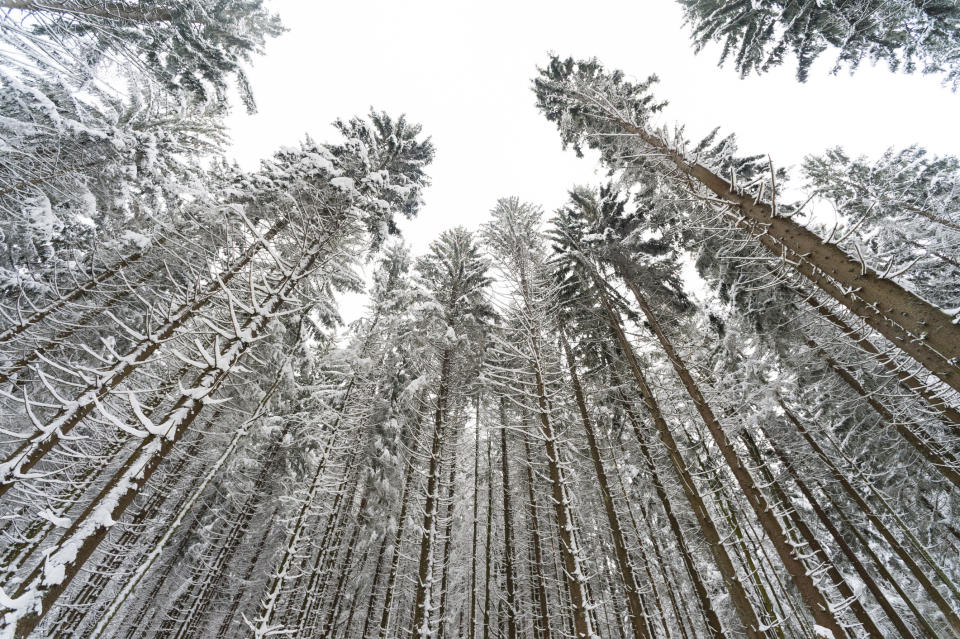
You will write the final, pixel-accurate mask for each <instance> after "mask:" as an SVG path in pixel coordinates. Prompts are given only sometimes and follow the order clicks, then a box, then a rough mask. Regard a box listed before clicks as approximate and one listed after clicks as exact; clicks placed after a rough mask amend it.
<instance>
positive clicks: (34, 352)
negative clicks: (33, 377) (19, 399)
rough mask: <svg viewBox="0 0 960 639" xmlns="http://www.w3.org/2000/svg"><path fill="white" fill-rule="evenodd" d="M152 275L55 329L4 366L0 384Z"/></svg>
mask: <svg viewBox="0 0 960 639" xmlns="http://www.w3.org/2000/svg"><path fill="white" fill-rule="evenodd" d="M154 275H155V273H154V272H153V271H150V272H147V273H144V274H143V275H141V276H140V277H139V278H137V280H136V281H134V282H133V283H132V284H128V285H127V288H125V289H123V290H122V291H120V292H119V293H115V294H114V295H111V296H110V297H109V298H107V299H106V300H104V302H103V303H102V304H98V305H97V307H96V308H94V309H91V310H89V311H87V312H86V313H84V314H83V315H81V316H80V317H79V318H77V319H76V320H75V321H72V322H71V324H70V325H69V326H67V327H66V328H63V329H61V330H59V331H57V332H56V333H55V334H54V335H53V337H50V338H48V339H45V340H44V341H43V342H42V343H41V344H39V345H37V346H35V347H33V348H32V349H31V350H30V351H29V352H27V353H25V354H24V355H22V356H21V357H20V359H18V360H17V361H15V362H13V363H12V364H10V365H9V366H7V367H6V368H4V369H3V371H2V372H0V384H5V383H7V381H9V380H10V378H12V377H13V376H14V375H16V374H17V373H19V372H20V371H22V370H23V369H24V368H26V367H27V366H29V365H30V364H32V363H33V362H35V361H37V360H38V359H40V358H41V357H42V356H43V355H46V354H47V352H48V351H50V350H51V349H53V348H56V347H57V346H59V345H61V344H64V343H68V342H67V340H69V339H70V338H71V337H72V336H73V335H74V333H76V332H77V331H79V330H82V329H85V328H89V327H90V324H91V322H93V320H95V319H96V318H97V317H99V316H100V315H102V314H103V312H104V311H105V310H107V309H109V308H111V307H113V306H115V305H116V304H117V303H118V302H120V301H122V300H124V299H125V298H126V297H127V296H129V295H131V294H132V293H133V290H134V287H137V286H140V285H142V284H143V283H144V282H146V281H147V280H149V279H150V278H152V277H153V276H154Z"/></svg>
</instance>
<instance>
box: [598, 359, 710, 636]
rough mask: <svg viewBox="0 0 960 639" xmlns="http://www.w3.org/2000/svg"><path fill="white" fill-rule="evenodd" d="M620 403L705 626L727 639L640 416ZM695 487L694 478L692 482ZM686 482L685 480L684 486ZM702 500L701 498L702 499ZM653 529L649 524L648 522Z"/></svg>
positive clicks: (616, 380)
mask: <svg viewBox="0 0 960 639" xmlns="http://www.w3.org/2000/svg"><path fill="white" fill-rule="evenodd" d="M610 371H611V373H612V375H613V381H614V384H615V385H616V386H618V387H620V386H622V384H621V382H620V377H619V375H618V374H617V372H616V368H615V367H614V366H613V365H612V364H611V366H610ZM620 401H621V402H622V403H623V407H624V410H625V411H626V413H627V419H628V420H629V421H630V425H631V427H632V428H633V434H634V436H635V437H636V439H637V442H638V443H639V444H640V452H641V453H642V455H643V459H644V461H645V463H646V467H647V473H648V474H649V475H650V480H651V481H652V482H653V488H654V492H656V494H657V499H658V500H659V502H660V505H661V507H662V508H663V512H664V514H665V515H666V517H667V522H668V523H669V525H670V531H671V532H672V533H673V537H674V539H675V540H676V542H677V549H678V550H679V551H680V557H681V559H682V560H683V565H684V567H685V568H686V570H687V574H688V576H689V577H690V583H691V585H692V586H693V591H694V592H695V593H696V595H697V600H698V602H699V604H700V611H701V613H702V614H703V617H704V623H705V624H706V627H707V630H708V631H709V633H710V635H711V636H712V637H713V639H724V634H723V630H722V628H721V626H720V618H719V617H718V616H717V611H716V610H715V609H714V607H713V602H712V601H711V600H710V596H709V595H708V594H707V589H706V586H705V585H704V583H703V578H702V577H701V576H700V572H699V571H698V570H697V567H696V566H694V564H693V556H692V555H691V551H690V548H689V547H688V546H687V542H686V539H685V538H684V536H683V530H682V529H681V528H680V522H679V521H678V520H677V517H676V515H675V514H674V513H673V507H672V506H671V505H670V499H669V498H668V497H667V491H666V490H665V489H664V487H663V481H662V480H661V479H660V473H659V471H658V470H657V468H656V466H654V464H653V458H652V457H651V456H650V452H649V450H648V449H647V444H646V438H645V437H644V436H643V433H642V432H641V430H640V422H639V420H638V419H637V416H636V415H635V414H634V412H633V406H632V405H631V404H630V402H629V400H628V399H627V398H626V396H624V395H623V392H622V391H621V392H620ZM650 401H651V402H653V405H656V404H655V401H656V400H654V399H653V396H652V395H651V397H650ZM656 410H657V414H658V415H659V414H660V409H659V407H657V409H656ZM689 479H690V481H691V485H692V481H693V480H692V478H689ZM683 481H684V479H683V478H681V483H682V482H683ZM698 498H699V497H698ZM648 526H649V521H648Z"/></svg>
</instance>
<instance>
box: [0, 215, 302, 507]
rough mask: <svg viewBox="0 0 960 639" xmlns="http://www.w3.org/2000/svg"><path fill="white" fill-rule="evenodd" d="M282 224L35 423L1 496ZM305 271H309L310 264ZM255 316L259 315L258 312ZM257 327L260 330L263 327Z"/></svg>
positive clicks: (4, 468) (9, 461)
mask: <svg viewBox="0 0 960 639" xmlns="http://www.w3.org/2000/svg"><path fill="white" fill-rule="evenodd" d="M285 226H286V224H285V223H284V222H278V223H277V224H275V225H274V226H273V227H272V228H271V229H270V231H269V232H268V233H266V234H265V235H264V236H263V237H262V238H260V239H258V240H257V241H255V242H254V243H253V244H251V245H250V246H249V247H247V249H246V251H244V254H243V256H242V257H241V258H240V259H238V260H237V261H236V262H234V263H233V264H232V265H231V266H230V267H229V268H227V269H225V270H224V271H223V272H222V273H221V274H220V276H219V277H218V278H217V280H216V281H215V282H211V283H209V284H208V285H207V286H205V287H204V288H203V290H202V291H201V292H200V293H198V294H197V295H196V296H195V297H194V298H193V300H191V301H190V302H187V303H184V304H182V305H181V306H180V307H179V308H178V309H177V310H176V311H175V312H174V313H173V314H172V315H171V316H169V317H168V319H167V320H166V322H165V323H164V324H162V325H161V326H160V327H158V328H157V329H156V330H154V331H153V332H152V333H151V334H150V335H148V336H147V337H145V338H144V339H142V340H141V341H139V342H138V343H137V344H136V345H135V346H134V347H133V348H132V349H131V350H130V351H129V352H128V353H127V354H126V355H125V356H124V357H123V358H121V359H120V360H119V361H118V362H117V363H116V364H114V365H113V366H112V367H111V368H110V369H108V370H107V371H105V372H104V373H103V374H102V375H98V376H97V377H98V379H97V380H95V381H94V382H93V383H91V384H90V385H89V386H87V387H86V388H85V389H84V390H82V391H81V392H80V394H79V395H77V397H76V398H75V400H74V401H73V402H71V403H70V404H69V405H67V406H64V407H63V408H62V409H61V410H60V411H58V412H57V414H56V415H55V416H54V418H53V419H52V420H50V421H49V422H48V423H47V424H44V425H42V426H40V425H39V424H35V425H36V426H38V430H39V432H38V433H37V434H36V435H34V436H33V437H31V438H30V439H28V440H27V441H25V442H24V443H23V444H21V445H20V446H19V447H18V448H17V449H16V450H15V451H14V452H13V453H12V454H11V455H9V456H8V457H7V458H6V459H5V460H4V461H3V462H2V463H0V497H2V496H3V495H4V494H6V492H7V491H8V490H9V489H10V488H11V487H12V486H14V485H15V484H16V483H17V482H18V481H19V480H20V479H22V477H23V475H24V473H27V472H29V471H30V470H31V469H32V468H33V467H34V466H35V465H36V464H37V462H39V461H40V460H41V459H42V458H43V457H44V455H46V454H47V453H48V452H50V450H52V449H53V448H54V447H55V446H56V445H57V444H58V443H59V442H60V438H61V437H63V436H64V435H66V434H67V433H69V432H70V431H71V430H73V428H75V427H76V426H77V425H78V424H80V423H81V422H82V421H83V420H84V419H85V418H86V417H87V416H88V415H89V414H90V413H91V412H92V411H93V410H94V408H96V406H97V403H98V402H99V401H101V400H103V399H104V398H105V397H107V395H109V394H110V393H111V392H112V391H113V390H114V389H115V388H117V387H118V386H119V385H120V383H121V382H123V381H124V380H126V379H127V378H128V377H129V376H130V375H131V374H133V373H134V372H135V371H137V370H138V369H139V368H140V366H141V365H142V364H143V363H144V362H147V361H149V360H150V358H151V357H152V356H153V355H154V353H156V352H157V350H158V349H159V348H160V347H161V346H163V345H164V344H165V343H166V342H167V341H168V340H169V339H170V338H171V337H172V336H173V335H174V334H175V333H176V332H177V331H178V330H180V328H182V327H183V326H184V325H185V324H186V323H187V322H188V321H190V320H191V319H193V318H194V316H195V315H196V313H197V311H199V310H200V309H202V308H203V307H204V306H206V304H207V303H208V302H209V301H210V300H211V299H212V298H213V297H214V296H215V295H216V294H218V293H219V292H221V291H222V287H223V286H225V285H226V284H227V283H228V282H229V281H230V280H231V279H232V278H233V277H234V276H236V275H237V274H238V273H239V272H240V271H241V269H243V268H244V267H245V266H246V265H247V264H248V263H249V262H250V261H251V260H252V259H253V258H254V256H256V254H257V253H258V252H259V251H260V249H261V248H262V247H263V246H264V244H266V243H268V242H269V241H270V240H271V239H272V238H273V237H275V236H276V234H277V233H279V232H280V231H281V230H282V229H283V228H285ZM316 258H317V253H316V252H314V253H313V254H312V256H311V257H310V258H309V260H308V261H309V263H310V265H312V264H313V261H315V259H316ZM305 271H309V266H308V268H307V269H305ZM292 282H293V280H292V279H291V278H290V277H287V278H285V279H284V283H283V284H282V287H284V288H288V287H289V285H290V284H291V283H292ZM271 303H272V304H274V305H275V306H276V307H277V308H279V306H280V304H281V303H282V299H281V298H276V299H274V300H273V302H271ZM254 317H260V315H256V316H254ZM248 323H249V321H248ZM257 330H258V331H259V330H262V327H260V328H258V329H257ZM246 348H247V345H246V344H245V343H244V345H243V350H246Z"/></svg>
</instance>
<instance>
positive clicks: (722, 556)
mask: <svg viewBox="0 0 960 639" xmlns="http://www.w3.org/2000/svg"><path fill="white" fill-rule="evenodd" d="M598 294H599V299H600V302H601V305H602V306H603V308H604V310H605V312H606V314H607V319H608V322H609V325H610V329H611V331H612V332H613V335H614V337H615V338H616V341H617V344H618V346H619V347H620V351H621V352H622V353H623V356H624V358H625V359H626V362H627V365H628V366H629V368H630V371H631V373H632V374H633V378H634V381H635V382H636V383H637V388H638V390H639V391H640V395H641V397H642V398H643V402H644V404H645V405H646V407H647V411H648V412H649V413H650V416H651V417H652V418H653V424H654V426H655V427H656V430H657V434H658V435H659V436H660V441H661V442H662V443H663V447H664V451H665V452H666V454H667V458H668V459H669V460H670V465H671V466H672V467H673V470H674V472H675V473H676V474H677V477H678V479H679V481H680V486H681V488H682V489H683V492H684V495H685V496H686V498H687V502H688V503H689V504H690V507H691V510H692V511H693V514H694V516H695V517H696V519H697V524H698V525H699V526H700V531H701V532H702V533H703V537H704V539H705V540H706V542H707V545H708V547H709V548H710V553H711V554H712V555H713V560H714V563H715V564H716V565H717V569H718V570H719V571H720V575H721V577H722V579H723V583H724V585H725V586H726V589H727V592H728V593H729V595H730V600H731V602H732V603H733V607H734V610H736V613H737V617H738V618H739V620H740V623H741V624H742V625H743V630H744V632H745V633H746V634H747V636H748V637H750V639H763V638H764V636H765V633H764V632H763V631H762V630H761V629H760V628H761V625H760V621H759V619H758V618H757V614H756V611H755V610H754V608H753V604H752V603H751V601H750V597H749V596H748V595H747V591H746V589H745V588H744V587H743V584H742V583H741V582H740V578H739V576H738V575H737V571H736V568H735V567H734V565H733V561H732V560H731V559H730V555H729V554H728V552H727V549H726V547H725V546H724V544H723V540H722V537H721V536H720V533H719V531H718V530H717V527H716V524H714V522H713V518H712V517H711V515H710V511H709V510H708V509H707V505H706V503H704V501H703V498H702V497H701V495H700V492H699V490H698V489H697V486H696V483H694V479H693V475H692V474H691V473H690V470H689V469H688V468H687V465H686V462H685V461H684V459H683V456H682V455H681V454H680V447H679V446H678V444H677V442H676V440H675V439H674V437H673V433H672V432H671V430H670V427H669V425H668V424H667V421H666V419H664V417H663V412H662V411H661V410H660V405H659V403H658V402H657V399H656V397H655V396H654V395H653V391H652V390H651V388H650V385H649V384H648V383H647V379H646V376H645V375H644V374H643V370H642V369H641V368H640V363H639V362H638V361H637V358H636V355H635V354H634V352H633V346H631V344H630V343H629V342H628V341H627V336H626V334H625V333H624V332H623V327H622V326H621V325H620V319H619V317H618V316H617V314H616V312H615V311H614V310H613V308H612V307H611V306H610V301H609V300H608V299H607V296H606V293H604V291H603V289H602V288H599V289H598ZM635 433H636V434H637V437H638V438H639V439H640V441H641V446H643V439H642V435H641V434H640V431H639V429H635ZM647 458H648V460H650V465H651V467H652V458H651V457H650V456H649V455H647ZM663 503H664V505H665V506H666V504H667V503H668V502H667V501H666V500H664V502H663ZM678 532H679V529H675V530H674V533H675V534H678ZM678 539H682V536H678ZM701 601H702V602H703V600H701ZM710 610H712V607H711V608H708V609H706V610H704V614H706V615H708V619H709V620H710V621H711V624H710V625H711V627H713V623H717V624H719V621H718V620H716V617H715V615H713V614H710V612H709V611H710ZM718 632H720V630H719V627H717V628H715V629H714V634H715V635H716V633H718Z"/></svg>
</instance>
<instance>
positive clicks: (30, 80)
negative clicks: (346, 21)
mask: <svg viewBox="0 0 960 639" xmlns="http://www.w3.org/2000/svg"><path fill="white" fill-rule="evenodd" d="M661 1H664V2H665V1H666V0H661ZM679 4H680V5H682V9H683V12H684V16H685V19H686V22H687V27H688V28H689V29H690V30H691V31H692V34H693V46H694V48H695V49H696V50H697V51H699V50H701V49H703V48H706V47H709V45H710V44H711V43H716V42H719V43H720V48H721V63H724V62H725V61H728V60H729V61H731V62H732V65H733V66H734V68H735V70H736V71H737V72H739V73H740V74H741V75H747V74H751V73H754V72H757V73H765V72H767V71H768V70H770V69H771V68H772V67H775V66H777V65H781V64H784V63H785V61H787V60H789V61H790V62H791V63H792V62H794V61H795V62H796V64H797V69H798V71H797V77H798V80H800V81H804V80H805V79H807V77H808V74H809V71H810V70H811V68H813V67H812V66H811V65H812V63H813V61H814V60H815V59H816V58H818V57H820V56H827V57H835V58H836V65H837V66H836V69H839V68H844V67H848V68H850V69H851V70H855V69H856V68H857V67H858V65H860V64H861V63H862V62H864V61H870V62H881V63H884V64H886V65H888V66H889V67H890V68H891V69H892V70H894V71H898V72H900V71H902V72H907V73H909V72H913V71H915V70H916V71H920V72H922V73H925V74H934V75H935V76H937V77H938V78H939V79H940V80H942V81H943V83H944V84H945V85H946V86H945V87H944V88H943V90H944V91H945V92H949V91H951V90H952V89H956V86H957V83H958V81H960V71H958V60H960V56H958V46H960V32H958V25H960V6H958V5H957V4H956V3H955V2H952V1H947V0H936V1H935V0H923V1H920V2H910V3H907V2H900V1H894V0H872V1H869V2H867V1H864V2H843V1H839V0H837V1H829V0H824V1H822V2H819V1H818V2H782V1H776V2H774V1H768V0H759V1H757V0H753V1H751V2H746V1H745V0H744V1H742V2H741V1H734V2H707V1H706V0H680V3H679ZM354 26H356V25H354ZM286 28H287V27H286V26H284V25H283V23H282V21H281V18H280V16H278V15H277V14H276V13H274V12H273V10H272V9H271V8H269V7H268V6H267V5H266V3H264V2H262V1H261V0H186V1H183V2H166V1H163V0H157V1H149V2H148V1H138V2H132V1H126V0H119V1H113V0H58V1H52V2H39V1H34V0H7V1H3V0H0V252H2V260H0V638H3V639H7V638H9V639H26V638H27V637H38V638H39V637H51V638H54V637H55V638H58V639H60V638H66V637H73V638H77V639H79V638H81V637H83V638H90V639H93V638H99V637H103V638H107V637H109V638H115V639H120V638H124V639H134V638H137V637H149V638H150V639H172V638H176V639H187V638H190V637H197V638H199V637H216V638H217V639H233V638H241V637H244V638H254V639H265V638H267V637H296V638H298V639H308V638H321V637H322V638H325V639H327V638H329V639H332V638H338V639H368V638H374V637H375V638H377V639H388V638H393V637H398V638H399V637H404V638H409V639H445V638H446V639H453V638H455V637H459V638H465V639H479V638H480V637H482V638H483V639H490V638H491V637H497V638H502V639H519V638H524V639H551V638H553V639H560V638H562V637H571V638H575V639H600V638H604V639H606V638H610V639H614V638H616V639H625V638H628V637H632V638H634V639H659V638H664V639H699V638H703V639H724V638H728V637H742V636H745V637H749V638H750V639H774V638H777V639H830V638H832V639H859V638H869V639H885V638H888V637H901V638H902V639H914V638H920V637H931V638H938V637H944V638H950V637H960V585H958V584H960V161H958V159H957V158H956V157H955V156H952V155H947V154H937V153H934V152H931V151H929V150H927V149H925V148H923V146H921V145H919V144H916V145H911V146H906V147H903V148H890V149H889V150H887V151H886V152H885V153H883V154H881V155H880V156H879V157H871V156H869V155H868V154H864V153H861V152H860V151H859V150H857V149H851V148H844V147H842V146H833V147H831V148H827V149H823V150H819V149H810V150H809V153H808V154H807V156H806V157H805V159H804V161H803V162H802V164H801V165H800V166H799V167H795V168H793V169H791V170H786V169H784V168H777V167H775V166H774V163H773V161H772V159H771V157H770V156H769V155H767V154H763V153H761V151H763V150H762V149H748V150H747V151H742V150H741V149H740V146H741V145H740V144H739V143H738V140H737V138H736V136H735V135H734V134H728V133H720V131H721V129H719V128H717V129H714V130H713V131H712V132H711V133H709V134H708V135H706V136H704V137H702V138H700V139H697V138H690V137H688V135H687V133H686V132H685V129H684V128H683V127H682V126H681V125H679V124H674V123H673V122H671V121H670V120H669V119H668V113H669V103H668V98H669V97H670V96H669V95H665V94H664V92H662V91H661V88H660V82H659V79H658V77H657V76H656V75H648V76H640V77H637V76H634V75H632V72H634V71H636V70H638V69H644V68H649V64H648V63H651V62H656V61H649V60H647V61H642V62H643V64H641V63H640V62H639V61H638V64H637V67H636V68H632V69H630V70H629V71H628V70H626V69H624V70H620V69H616V68H611V67H609V66H605V64H604V63H603V62H602V61H600V60H598V59H595V58H583V59H577V58H572V57H569V58H568V57H564V56H561V55H556V54H545V55H544V56H543V57H542V60H541V62H540V64H539V66H537V67H536V68H530V69H529V76H530V89H531V90H532V92H531V94H530V102H531V104H532V105H533V106H534V107H535V109H536V111H537V113H538V114H539V117H540V118H541V120H540V121H541V122H542V123H544V124H545V125H546V126H549V127H551V130H553V131H555V132H556V134H558V136H557V138H556V139H555V141H556V142H558V146H562V147H563V148H564V150H565V151H566V152H568V153H571V154H574V155H577V156H581V157H585V159H584V160H583V161H584V162H595V163H596V164H597V167H598V168H599V171H598V174H600V175H602V176H603V178H602V179H598V180H596V182H595V183H590V184H566V183H558V184H556V185H555V187H556V189H559V190H560V191H561V192H562V193H563V194H564V201H563V204H562V205H561V206H559V207H556V208H555V209H554V210H548V209H545V207H544V206H543V204H542V203H539V202H533V201H526V200H525V199H524V198H521V197H518V196H516V195H514V194H511V193H504V194H503V195H502V197H500V198H499V199H497V200H495V201H491V202H481V203H477V202H475V201H473V200H472V199H471V198H472V195H471V194H470V193H466V194H464V210H465V211H468V210H471V209H472V210H482V211H483V218H482V219H473V218H470V219H468V216H467V214H465V213H464V214H462V215H460V216H459V217H458V215H457V214H452V215H451V218H450V220H449V222H450V223H449V225H448V227H447V228H444V229H432V232H433V240H432V241H431V242H430V243H429V246H428V247H427V248H426V249H425V250H424V251H416V250H414V249H413V248H412V247H411V245H410V243H409V242H407V241H405V239H404V237H403V234H402V232H401V229H402V228H404V225H405V224H406V221H408V220H413V219H415V218H416V217H417V215H418V214H419V213H420V212H421V211H422V210H423V209H424V207H425V204H426V201H427V200H428V198H429V193H430V188H431V185H432V182H431V177H430V172H431V167H432V164H433V162H434V160H435V157H436V155H437V153H438V152H439V153H442V152H443V148H442V146H441V145H439V144H435V142H434V140H433V139H432V138H431V137H430V133H431V128H430V124H431V123H430V122H429V121H424V122H423V123H420V122H418V121H417V120H416V119H414V118H411V117H408V116H407V115H405V114H404V113H402V112H387V111H382V110H379V109H377V108H371V109H369V110H368V111H366V112H364V113H360V114H353V115H352V114H344V115H343V117H341V118H339V119H336V120H335V121H334V122H333V123H332V128H331V129H330V130H331V134H330V136H329V138H328V139H325V140H324V141H317V140H315V139H313V138H312V137H310V136H306V135H305V136H304V137H303V138H302V140H301V142H300V143H299V144H297V145H294V146H286V147H281V148H279V149H277V150H276V152H275V153H273V154H272V155H271V156H269V157H267V158H264V159H263V160H262V161H261V162H260V163H259V166H257V167H255V168H252V169H245V168H243V167H241V166H240V165H238V164H237V163H236V162H234V161H232V160H231V159H230V152H231V151H230V147H229V143H228V142H229V130H228V127H227V121H228V116H229V114H230V113H231V111H232V110H235V109H237V108H238V107H240V108H241V109H243V110H245V111H247V112H254V111H255V110H256V100H255V92H256V88H257V87H256V86H253V85H252V84H253V83H251V81H250V75H249V73H248V71H249V67H250V65H252V64H255V63H256V62H257V60H258V58H261V57H262V56H264V55H265V54H266V51H267V47H268V46H269V42H270V41H271V40H272V39H273V38H278V37H281V36H282V34H284V33H285V31H286ZM358 37H359V36H358ZM676 37H677V38H684V37H686V35H685V34H684V33H682V32H680V33H677V34H676ZM478 55H479V54H478ZM791 56H792V57H791ZM836 69H834V70H835V71H836ZM311 72H313V71H311ZM291 73H293V72H292V71H291ZM316 73H322V69H321V70H319V71H316ZM704 108H705V109H706V108H707V106H704ZM945 124H949V123H945ZM880 134H882V132H880ZM478 207H479V208H478ZM824 208H826V209H828V210H831V211H834V212H835V213H836V215H834V216H833V217H832V218H830V219H827V218H825V217H824V216H822V215H818V214H817V210H823V209H824ZM347 294H354V295H361V294H362V295H363V296H364V298H363V299H364V306H363V311H362V313H361V316H360V317H359V318H357V319H355V320H352V321H349V322H345V321H344V319H343V312H342V311H343V309H342V300H343V299H344V296H345V295H347Z"/></svg>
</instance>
